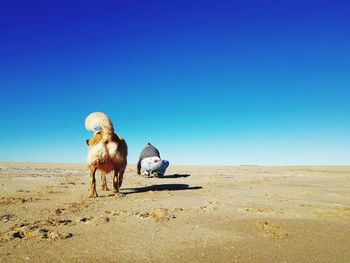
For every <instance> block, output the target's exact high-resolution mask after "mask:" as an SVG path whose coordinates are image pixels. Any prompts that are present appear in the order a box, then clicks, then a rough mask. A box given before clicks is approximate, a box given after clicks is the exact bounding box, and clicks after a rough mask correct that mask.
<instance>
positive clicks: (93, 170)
mask: <svg viewBox="0 0 350 263" xmlns="http://www.w3.org/2000/svg"><path fill="white" fill-rule="evenodd" d="M96 170H97V168H96V167H90V195H89V197H90V198H92V197H97V192H96V178H95V173H96Z"/></svg>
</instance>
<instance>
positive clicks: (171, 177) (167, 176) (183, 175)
mask: <svg viewBox="0 0 350 263" xmlns="http://www.w3.org/2000/svg"><path fill="white" fill-rule="evenodd" d="M189 176H191V175H190V174H171V175H164V177H161V179H174V178H186V177H189Z"/></svg>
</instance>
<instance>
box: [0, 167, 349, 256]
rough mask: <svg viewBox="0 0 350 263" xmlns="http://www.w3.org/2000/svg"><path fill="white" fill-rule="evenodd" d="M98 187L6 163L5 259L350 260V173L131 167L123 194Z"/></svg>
mask: <svg viewBox="0 0 350 263" xmlns="http://www.w3.org/2000/svg"><path fill="white" fill-rule="evenodd" d="M107 180H108V186H109V187H110V188H112V185H111V175H109V176H108V178H107ZM97 183H98V185H99V183H100V178H99V176H97ZM88 187H89V178H88V173H87V170H86V168H85V167H84V166H83V165H63V164H62V165H61V164H29V163H21V164H15V163H0V262H350V167H257V166H238V167H204V166H202V167H195V166H193V167H191V166H188V167H174V166H173V167H170V169H169V170H168V171H167V174H166V177H165V178H146V177H142V176H137V175H136V169H135V167H134V166H128V168H127V171H126V174H125V176H124V183H123V186H122V193H123V194H122V195H118V196H115V195H113V193H112V192H111V191H101V190H100V189H99V187H98V189H97V192H98V194H99V197H98V198H95V199H90V198H88Z"/></svg>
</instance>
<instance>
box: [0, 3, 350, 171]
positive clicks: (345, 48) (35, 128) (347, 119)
mask: <svg viewBox="0 0 350 263" xmlns="http://www.w3.org/2000/svg"><path fill="white" fill-rule="evenodd" d="M349 13H350V4H348V3H346V1H67V2H66V1H8V3H2V4H1V8H0V36H1V41H0V88H1V98H2V100H1V104H0V111H1V124H0V125H1V126H0V161H35V162H84V160H85V157H86V151H87V148H86V145H85V139H86V138H88V137H89V136H90V135H91V133H90V132H88V131H86V130H85V127H84V119H85V117H86V116H87V115H88V114H89V113H91V112H93V111H103V112H105V113H106V114H108V115H109V116H110V118H111V119H112V121H113V122H114V126H115V128H116V132H117V133H119V134H121V135H122V136H123V137H124V138H125V140H126V141H127V143H128V145H129V152H130V154H129V163H136V162H137V158H138V155H139V152H140V151H141V149H142V148H143V146H144V145H145V144H146V143H147V142H151V143H153V144H154V145H155V146H157V147H158V148H159V150H160V152H161V154H162V157H163V158H165V159H168V160H169V161H170V163H171V164H201V165H203V164H204V165H237V164H260V165H284V164H294V165H297V164H302V165H304V164H323V165H327V164H350V103H349V102H350V74H349V72H350V16H349Z"/></svg>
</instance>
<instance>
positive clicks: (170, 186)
mask: <svg viewBox="0 0 350 263" xmlns="http://www.w3.org/2000/svg"><path fill="white" fill-rule="evenodd" d="M202 188H203V187H201V186H189V185H188V184H158V185H151V186H145V187H138V188H124V189H122V191H123V194H126V195H129V194H136V193H145V192H149V191H178V190H198V189H202Z"/></svg>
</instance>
